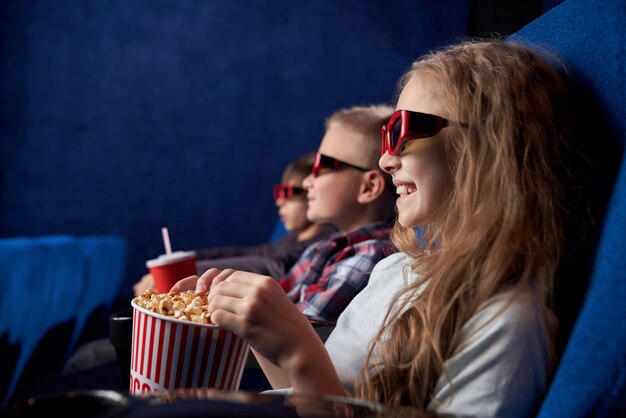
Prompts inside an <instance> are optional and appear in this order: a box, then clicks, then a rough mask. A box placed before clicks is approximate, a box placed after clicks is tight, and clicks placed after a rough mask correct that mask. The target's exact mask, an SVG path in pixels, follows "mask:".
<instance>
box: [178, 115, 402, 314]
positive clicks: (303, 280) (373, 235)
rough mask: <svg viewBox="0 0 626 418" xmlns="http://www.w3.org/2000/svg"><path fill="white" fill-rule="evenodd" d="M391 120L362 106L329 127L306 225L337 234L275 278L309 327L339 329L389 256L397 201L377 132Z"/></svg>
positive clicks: (311, 179)
mask: <svg viewBox="0 0 626 418" xmlns="http://www.w3.org/2000/svg"><path fill="white" fill-rule="evenodd" d="M392 112H393V108H391V107H389V106H382V105H372V106H357V107H353V108H349V109H343V110H340V111H337V112H335V113H334V114H333V115H331V116H330V117H329V118H328V119H327V121H326V133H325V135H324V138H322V142H321V144H320V147H319V152H318V153H317V156H316V159H315V163H314V164H313V170H312V173H311V174H310V175H309V176H308V177H306V178H305V179H304V182H303V186H304V188H305V189H306V192H307V199H308V203H309V207H308V210H307V218H308V219H309V220H310V221H312V222H315V223H329V224H332V225H333V226H335V227H336V228H337V229H338V230H339V232H338V233H337V234H336V235H334V236H332V237H331V238H329V239H327V240H321V241H319V242H317V243H316V244H313V245H311V246H310V247H308V248H307V249H306V251H305V252H304V253H303V254H302V256H301V257H300V258H299V260H298V261H297V262H296V264H295V265H294V266H293V267H292V268H291V270H290V271H289V273H288V274H287V275H286V276H285V277H282V278H280V277H276V279H279V283H280V286H281V287H282V289H283V290H284V291H285V292H286V293H287V295H288V297H289V299H291V301H292V302H293V303H294V304H295V305H296V307H297V308H298V309H299V310H300V311H301V312H302V313H304V314H305V315H307V316H308V317H309V318H311V319H316V320H326V321H335V320H336V319H337V317H338V316H339V314H340V313H341V311H342V310H343V309H344V308H345V307H346V306H347V305H348V303H349V302H350V301H351V300H352V298H353V297H354V296H355V295H356V294H357V293H358V292H360V291H361V290H362V289H363V288H364V287H365V285H366V284H367V281H368V279H369V274H370V272H371V271H372V269H373V268H374V265H375V264H376V263H377V262H378V261H380V260H381V259H383V258H384V257H385V256H386V255H388V254H390V253H391V252H392V249H391V248H390V246H389V242H388V238H389V232H390V229H389V226H390V223H391V222H392V219H393V217H394V203H393V200H394V194H393V190H392V188H391V185H390V181H389V177H388V176H387V175H386V174H385V173H383V172H382V170H380V168H379V167H378V155H379V152H380V139H379V138H380V129H381V128H382V126H383V125H384V124H385V123H386V121H387V120H388V119H389V116H390V115H391V113H392ZM229 271H232V270H229ZM255 277H256V278H259V279H262V277H263V276H260V275H256V276H255ZM195 279H197V276H193V277H192V278H189V279H188V280H187V283H189V282H190V281H193V283H195ZM181 286H183V285H177V286H175V287H174V289H177V288H180V287H181ZM187 286H191V285H189V284H187ZM192 287H193V286H192Z"/></svg>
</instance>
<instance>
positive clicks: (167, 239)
mask: <svg viewBox="0 0 626 418" xmlns="http://www.w3.org/2000/svg"><path fill="white" fill-rule="evenodd" d="M161 235H163V245H165V254H172V246H171V245H170V234H169V232H167V228H166V227H163V228H161Z"/></svg>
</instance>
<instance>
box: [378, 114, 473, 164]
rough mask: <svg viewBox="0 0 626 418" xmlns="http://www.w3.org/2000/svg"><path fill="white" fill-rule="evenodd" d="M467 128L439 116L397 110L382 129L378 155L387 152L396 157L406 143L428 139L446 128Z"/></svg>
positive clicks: (464, 124)
mask: <svg viewBox="0 0 626 418" xmlns="http://www.w3.org/2000/svg"><path fill="white" fill-rule="evenodd" d="M452 125H455V126H462V127H467V124H466V123H462V122H451V121H449V120H448V119H444V118H442V117H441V116H435V115H429V114H428V113H420V112H413V111H411V110H397V111H396V112H395V113H394V114H393V115H391V117H390V118H389V122H388V123H387V126H383V128H382V132H381V133H382V140H383V144H382V148H381V150H380V155H381V156H382V155H384V154H385V152H389V155H396V154H397V153H398V152H400V151H402V149H403V148H404V146H405V145H406V143H407V142H408V141H412V140H414V139H422V138H430V137H432V136H435V135H437V134H438V133H439V131H441V130H442V129H443V128H445V127H447V126H452Z"/></svg>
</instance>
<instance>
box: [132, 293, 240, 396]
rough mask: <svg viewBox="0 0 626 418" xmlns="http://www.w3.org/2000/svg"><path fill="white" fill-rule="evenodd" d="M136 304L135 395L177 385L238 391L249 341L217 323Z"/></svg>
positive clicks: (134, 317)
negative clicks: (173, 315) (186, 319)
mask: <svg viewBox="0 0 626 418" xmlns="http://www.w3.org/2000/svg"><path fill="white" fill-rule="evenodd" d="M131 304H132V306H133V341H132V351H131V366H130V388H129V392H130V393H131V394H133V395H141V394H148V393H150V392H154V391H159V392H160V391H168V390H173V389H179V388H215V389H218V390H238V389H239V384H240V383H241V376H242V375H243V370H244V367H245V364H246V360H247V358H248V352H249V346H248V343H246V342H245V341H244V340H243V339H241V338H240V337H238V336H236V335H235V334H233V333H232V332H230V331H228V330H226V329H223V328H219V327H217V326H214V325H205V324H199V323H195V322H191V321H182V320H180V319H176V318H174V317H170V316H164V315H161V314H157V313H155V312H152V311H150V310H148V309H144V308H142V307H140V306H138V305H137V304H136V303H135V301H134V300H133V301H132V302H131Z"/></svg>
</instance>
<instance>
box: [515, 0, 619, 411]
mask: <svg viewBox="0 0 626 418" xmlns="http://www.w3.org/2000/svg"><path fill="white" fill-rule="evenodd" d="M513 38H514V39H517V40H518V41H522V42H523V41H524V40H526V41H530V42H531V43H533V44H539V45H543V46H545V47H547V48H548V49H549V50H551V51H553V52H555V53H556V54H557V55H558V56H560V57H561V58H562V59H563V61H564V63H565V65H566V66H567V68H568V72H569V78H570V79H571V80H572V85H573V86H574V87H575V88H576V94H575V96H574V101H575V103H573V105H574V109H575V110H574V111H575V115H576V123H577V129H578V130H579V132H578V133H579V134H580V133H582V134H583V135H582V141H583V145H584V146H585V148H586V149H588V150H591V154H590V155H591V157H590V162H591V171H592V173H591V177H590V178H591V181H592V183H591V190H592V198H593V199H594V201H593V202H592V206H593V207H592V213H593V215H594V217H595V228H596V231H595V232H596V234H597V235H596V240H597V242H596V244H595V251H594V250H593V249H591V251H590V254H589V259H590V260H591V261H590V263H589V274H588V275H587V276H588V281H587V283H570V282H567V283H562V284H561V286H562V287H563V289H564V292H565V293H566V292H567V291H570V290H571V291H572V292H571V294H570V295H571V296H572V297H574V295H575V293H576V292H574V291H573V290H574V289H573V288H574V286H575V285H578V286H580V285H584V290H585V293H583V294H584V298H583V300H582V302H581V304H580V306H579V309H577V310H572V311H570V314H572V315H573V317H572V318H570V320H571V322H572V326H571V332H570V333H569V338H568V340H567V343H566V344H565V345H564V348H563V354H562V357H561V361H560V364H559V367H558V369H557V371H556V375H555V377H554V380H553V382H552V384H551V387H550V389H549V392H548V394H547V397H546V398H545V400H544V402H543V405H542V406H541V409H540V411H539V414H538V416H539V417H540V418H557V417H564V418H565V417H567V418H572V417H574V418H576V417H625V416H626V160H625V159H624V143H625V140H626V133H625V132H626V131H625V118H626V108H625V104H626V83H625V79H626V75H625V68H626V59H625V56H626V1H625V0H615V1H608V0H604V1H602V0H600V1H591V0H569V1H566V2H564V3H562V4H561V5H560V6H558V7H556V8H555V9H553V10H551V11H550V12H548V13H547V14H545V15H544V16H542V17H541V18H539V19H537V20H536V21H534V22H532V23H531V24H529V25H528V26H526V27H525V28H523V29H522V30H520V31H519V32H518V33H517V34H516V35H515V36H514V37H513ZM564 321H565V323H566V324H567V321H568V318H564Z"/></svg>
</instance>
